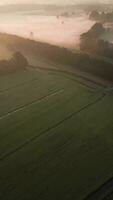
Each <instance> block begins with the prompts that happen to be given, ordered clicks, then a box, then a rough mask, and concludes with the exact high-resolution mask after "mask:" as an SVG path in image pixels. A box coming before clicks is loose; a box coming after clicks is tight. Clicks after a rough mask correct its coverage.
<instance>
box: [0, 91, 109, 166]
mask: <svg viewBox="0 0 113 200" xmlns="http://www.w3.org/2000/svg"><path fill="white" fill-rule="evenodd" d="M57 92H58V91H57ZM105 96H106V94H105V93H103V94H102V95H101V96H100V97H98V98H97V99H96V100H94V101H92V102H90V103H88V104H87V105H85V106H83V107H82V108H80V109H79V110H78V111H75V112H73V113H71V114H69V115H68V116H66V117H65V118H64V119H62V120H61V121H59V122H58V123H56V124H54V125H53V126H51V127H48V128H47V129H46V130H44V131H42V132H40V133H39V134H38V135H35V136H33V137H32V138H29V139H28V140H26V141H25V142H24V143H23V144H20V145H19V146H17V147H16V148H15V149H13V150H11V151H9V152H7V153H5V154H3V155H1V156H0V163H2V162H3V161H4V160H5V159H7V158H8V157H10V156H12V155H14V154H15V153H17V152H18V151H20V150H22V149H23V148H25V146H27V145H29V144H31V143H32V142H34V141H36V140H37V139H38V138H39V137H41V136H43V135H44V134H46V133H47V132H49V131H51V130H54V129H55V128H57V127H58V126H60V125H62V124H63V123H64V122H66V121H68V120H70V119H71V118H73V117H74V116H76V115H77V114H79V113H80V112H82V111H84V110H87V109H88V108H89V107H91V106H93V105H95V104H96V103H99V102H100V101H102V100H103V98H104V97H105Z"/></svg>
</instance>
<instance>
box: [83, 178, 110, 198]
mask: <svg viewBox="0 0 113 200" xmlns="http://www.w3.org/2000/svg"><path fill="white" fill-rule="evenodd" d="M110 191H111V192H110ZM112 192H113V177H112V178H110V179H108V180H107V181H106V182H105V183H103V184H102V185H101V186H100V187H99V188H97V190H95V191H93V192H92V193H90V194H89V195H88V196H87V197H86V198H85V199H84V200H100V199H101V200H107V199H108V198H107V197H109V195H110V194H111V193H112Z"/></svg>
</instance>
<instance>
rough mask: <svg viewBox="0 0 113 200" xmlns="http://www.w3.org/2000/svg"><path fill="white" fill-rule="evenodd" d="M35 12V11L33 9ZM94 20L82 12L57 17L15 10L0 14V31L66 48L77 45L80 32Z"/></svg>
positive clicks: (39, 12)
mask: <svg viewBox="0 0 113 200" xmlns="http://www.w3.org/2000/svg"><path fill="white" fill-rule="evenodd" d="M35 12H36V11H35ZM93 23H94V22H92V21H90V20H89V19H88V16H86V15H85V14H84V13H81V12H80V13H79V14H78V15H76V17H61V16H60V17H59V18H57V17H56V16H51V15H47V16H46V15H42V14H41V11H38V14H36V13H33V12H29V13H28V12H24V13H23V12H17V13H12V14H11V13H9V14H1V15H0V32H5V33H11V34H16V35H18V36H22V37H26V38H30V39H33V40H38V41H41V42H47V43H51V44H55V45H59V46H63V47H67V48H74V47H75V46H76V47H77V46H78V44H79V38H80V34H81V33H83V32H85V31H87V30H88V29H89V28H90V27H91V26H92V24H93Z"/></svg>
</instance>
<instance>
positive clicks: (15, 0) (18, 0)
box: [0, 0, 113, 5]
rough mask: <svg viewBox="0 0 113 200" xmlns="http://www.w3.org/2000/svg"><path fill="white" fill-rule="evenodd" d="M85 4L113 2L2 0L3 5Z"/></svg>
mask: <svg viewBox="0 0 113 200" xmlns="http://www.w3.org/2000/svg"><path fill="white" fill-rule="evenodd" d="M29 3H31V4H85V3H91V4H92V3H108V4H109V3H113V1H112V0H92V1H90V0H81V1H79V0H1V1H0V4H1V5H7V4H29Z"/></svg>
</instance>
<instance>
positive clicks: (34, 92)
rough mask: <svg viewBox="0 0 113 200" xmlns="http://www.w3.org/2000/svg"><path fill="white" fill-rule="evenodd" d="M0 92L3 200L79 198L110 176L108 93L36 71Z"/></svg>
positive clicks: (13, 78)
mask: <svg viewBox="0 0 113 200" xmlns="http://www.w3.org/2000/svg"><path fill="white" fill-rule="evenodd" d="M0 91H1V92H0V198H1V199H2V200H15V199H16V200H20V199H21V200H26V199H27V200H31V199H33V200H35V199H36V200H37V199H38V200H57V199H62V200H68V199H69V200H70V199H76V200H82V199H84V198H85V196H86V195H87V194H89V193H90V192H92V191H93V190H95V189H96V188H98V187H99V186H100V185H101V184H103V183H104V182H105V181H106V180H107V179H108V178H110V177H111V176H113V170H112V169H113V160H112V155H113V95H112V93H111V94H107V95H105V96H104V95H103V94H102V92H97V93H96V92H92V91H90V90H89V89H88V88H87V87H85V86H83V85H82V84H80V83H79V82H76V81H74V80H72V79H70V78H68V76H67V77H65V76H58V74H57V73H52V74H51V73H50V72H47V71H45V72H44V71H35V70H32V71H26V72H23V73H22V72H20V73H15V74H10V75H7V76H4V77H1V78H0Z"/></svg>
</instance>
